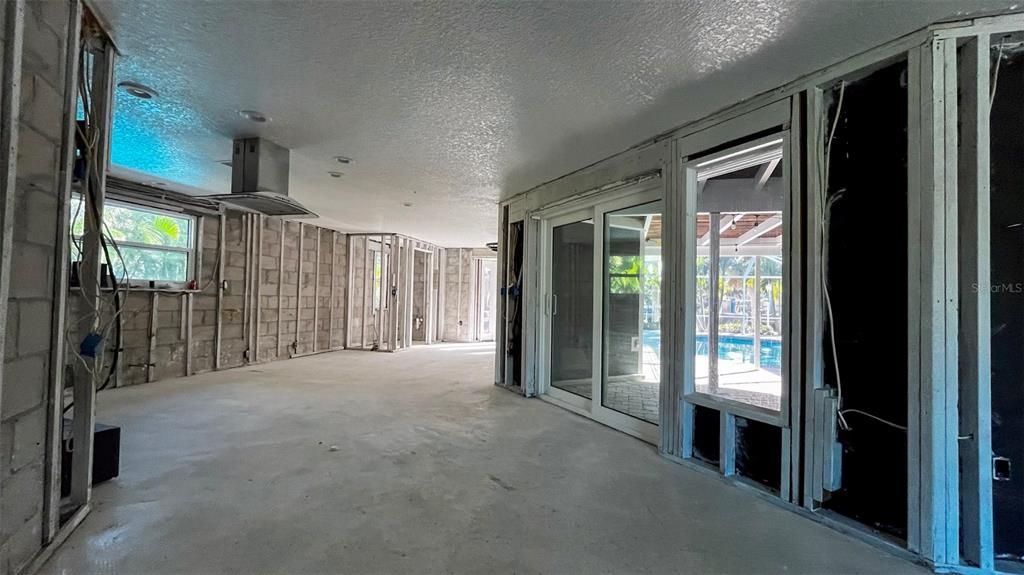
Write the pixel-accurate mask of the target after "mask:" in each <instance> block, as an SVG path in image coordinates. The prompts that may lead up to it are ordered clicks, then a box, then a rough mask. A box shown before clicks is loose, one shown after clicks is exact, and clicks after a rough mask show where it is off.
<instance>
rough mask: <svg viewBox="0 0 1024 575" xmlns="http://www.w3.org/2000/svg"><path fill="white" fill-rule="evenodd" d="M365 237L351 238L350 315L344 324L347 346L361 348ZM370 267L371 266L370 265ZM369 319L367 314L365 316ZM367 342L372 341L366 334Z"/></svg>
mask: <svg viewBox="0 0 1024 575" xmlns="http://www.w3.org/2000/svg"><path fill="white" fill-rule="evenodd" d="M366 241H367V239H366V236H352V248H351V249H352V294H351V297H352V309H351V312H352V315H351V317H349V318H347V319H348V321H347V322H346V323H347V325H348V330H349V345H351V346H352V347H357V348H358V347H361V346H362V345H363V342H362V341H360V338H361V337H362V336H361V334H362V329H363V303H364V302H365V301H366V294H367V291H366V272H367V269H368V268H367V265H366V263H367V262H366V257H365V254H366ZM371 265H372V264H371ZM367 317H368V318H369V314H367ZM366 338H367V341H370V340H371V339H372V334H369V333H368V334H367V336H366Z"/></svg>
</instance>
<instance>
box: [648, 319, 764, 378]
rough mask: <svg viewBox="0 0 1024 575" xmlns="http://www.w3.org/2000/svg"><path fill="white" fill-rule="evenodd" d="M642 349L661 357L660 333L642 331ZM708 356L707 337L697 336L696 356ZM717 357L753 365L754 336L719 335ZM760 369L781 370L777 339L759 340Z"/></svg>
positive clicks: (656, 331)
mask: <svg viewBox="0 0 1024 575" xmlns="http://www.w3.org/2000/svg"><path fill="white" fill-rule="evenodd" d="M644 347H647V348H650V349H651V350H653V351H654V353H656V354H658V356H659V357H660V356H661V332H660V331H659V330H656V329H645V330H644ZM707 354H708V336H707V334H702V335H698V336H697V355H707ZM718 357H719V358H720V359H728V360H732V361H738V362H743V363H750V364H752V363H754V336H749V335H720V336H718ZM761 367H763V368H765V369H782V340H781V339H777V338H771V339H768V338H762V339H761Z"/></svg>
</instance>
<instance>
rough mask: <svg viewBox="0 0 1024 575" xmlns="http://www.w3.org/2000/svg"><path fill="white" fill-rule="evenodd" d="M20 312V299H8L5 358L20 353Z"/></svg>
mask: <svg viewBox="0 0 1024 575" xmlns="http://www.w3.org/2000/svg"><path fill="white" fill-rule="evenodd" d="M19 316H20V314H19V313H18V301H17V300H8V302H7V325H5V326H4V329H5V331H6V336H5V337H6V343H5V346H6V347H5V349H4V360H5V361H6V360H9V359H10V358H13V357H15V356H16V355H18V325H19Z"/></svg>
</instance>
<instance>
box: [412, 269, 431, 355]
mask: <svg viewBox="0 0 1024 575" xmlns="http://www.w3.org/2000/svg"><path fill="white" fill-rule="evenodd" d="M429 257H430V255H429V254H427V253H424V252H415V255H414V257H413V273H412V282H413V286H412V339H413V340H414V341H425V340H426V339H427V298H428V297H430V294H429V293H427V289H426V287H427V260H428V259H429ZM417 319H419V320H420V321H419V322H417Z"/></svg>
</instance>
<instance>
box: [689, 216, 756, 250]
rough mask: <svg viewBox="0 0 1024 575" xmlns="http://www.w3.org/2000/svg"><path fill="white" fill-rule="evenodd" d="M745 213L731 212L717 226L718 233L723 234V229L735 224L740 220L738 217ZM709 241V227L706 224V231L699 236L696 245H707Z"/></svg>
mask: <svg viewBox="0 0 1024 575" xmlns="http://www.w3.org/2000/svg"><path fill="white" fill-rule="evenodd" d="M745 215H746V214H744V213H742V212H741V213H738V214H733V215H732V216H730V217H728V218H725V219H723V220H721V225H720V226H719V227H718V233H719V234H724V233H725V230H727V229H729V228H731V227H732V225H733V224H735V223H736V222H738V221H740V218H742V217H743V216H745ZM710 243H711V227H710V226H708V231H707V232H706V233H705V234H704V235H703V236H701V238H700V244H698V245H702V246H706V245H708V244H710Z"/></svg>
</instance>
